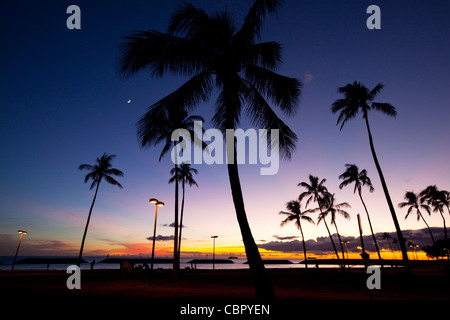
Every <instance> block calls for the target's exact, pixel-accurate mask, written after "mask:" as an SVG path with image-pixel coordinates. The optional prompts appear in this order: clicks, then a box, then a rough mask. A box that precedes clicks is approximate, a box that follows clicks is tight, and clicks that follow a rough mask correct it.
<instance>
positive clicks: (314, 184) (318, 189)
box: [297, 175, 328, 208]
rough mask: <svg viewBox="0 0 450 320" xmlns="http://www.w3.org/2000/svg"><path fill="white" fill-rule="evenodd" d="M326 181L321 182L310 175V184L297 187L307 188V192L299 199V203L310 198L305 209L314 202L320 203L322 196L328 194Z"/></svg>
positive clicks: (300, 184)
mask: <svg viewBox="0 0 450 320" xmlns="http://www.w3.org/2000/svg"><path fill="white" fill-rule="evenodd" d="M326 181H327V180H326V179H322V180H321V181H320V182H319V177H316V176H313V175H309V183H307V182H300V183H299V184H298V185H297V186H300V187H304V188H306V191H305V192H302V193H301V194H300V195H299V197H298V199H299V201H302V200H303V198H305V197H308V196H309V198H308V200H307V201H306V205H305V208H306V207H308V204H309V203H310V202H311V200H312V201H317V202H320V199H321V196H323V195H324V194H326V193H328V190H327V188H326V187H325V186H324V184H325V182H326Z"/></svg>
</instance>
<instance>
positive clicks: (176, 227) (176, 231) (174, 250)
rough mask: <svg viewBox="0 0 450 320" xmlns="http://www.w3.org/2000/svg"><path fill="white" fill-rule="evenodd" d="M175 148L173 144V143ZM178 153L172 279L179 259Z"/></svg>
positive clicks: (176, 161) (175, 278)
mask: <svg viewBox="0 0 450 320" xmlns="http://www.w3.org/2000/svg"><path fill="white" fill-rule="evenodd" d="M173 145H174V148H175V142H174V143H173ZM177 153H178V152H175V226H174V229H175V230H174V235H173V267H172V268H173V270H172V279H173V280H177V279H178V269H179V266H180V264H179V257H178V164H177V163H178V159H177V157H178V154H177Z"/></svg>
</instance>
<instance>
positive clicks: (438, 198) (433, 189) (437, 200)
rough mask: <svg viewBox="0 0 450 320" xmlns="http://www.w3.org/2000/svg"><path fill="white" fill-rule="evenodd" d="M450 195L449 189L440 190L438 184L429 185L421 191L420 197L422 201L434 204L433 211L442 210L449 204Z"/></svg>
mask: <svg viewBox="0 0 450 320" xmlns="http://www.w3.org/2000/svg"><path fill="white" fill-rule="evenodd" d="M449 195H450V193H449V192H448V191H447V190H439V189H438V187H437V186H436V185H432V186H428V187H427V188H425V190H423V191H422V192H420V193H419V198H420V202H421V203H425V202H426V203H427V204H428V205H431V206H433V211H434V212H436V211H438V210H439V211H442V210H443V207H444V205H445V206H448V205H449V200H448V199H449Z"/></svg>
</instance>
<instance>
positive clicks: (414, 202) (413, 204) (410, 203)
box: [398, 191, 436, 245]
mask: <svg viewBox="0 0 450 320" xmlns="http://www.w3.org/2000/svg"><path fill="white" fill-rule="evenodd" d="M405 200H407V201H405V202H400V203H399V204H398V206H399V208H404V207H408V211H407V213H406V216H405V219H406V218H408V216H409V214H410V213H411V212H412V211H413V210H416V214H417V221H419V220H420V219H422V221H423V222H424V223H425V225H426V226H427V228H428V232H429V233H430V236H431V240H432V241H433V245H435V244H436V241H434V236H433V232H431V228H430V226H429V225H428V223H427V221H426V220H425V218H424V217H423V215H422V212H420V209H423V210H425V211H426V212H428V215H430V214H431V212H430V206H428V205H426V204H423V203H422V202H420V198H419V197H418V196H417V195H416V194H415V193H414V192H412V191H408V192H406V193H405ZM419 202H420V203H419Z"/></svg>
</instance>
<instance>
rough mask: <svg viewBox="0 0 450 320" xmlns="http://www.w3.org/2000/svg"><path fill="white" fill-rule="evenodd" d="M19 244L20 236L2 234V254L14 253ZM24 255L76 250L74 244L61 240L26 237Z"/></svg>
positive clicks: (0, 236) (23, 244)
mask: <svg viewBox="0 0 450 320" xmlns="http://www.w3.org/2000/svg"><path fill="white" fill-rule="evenodd" d="M17 244H18V237H13V236H12V235H10V234H0V248H2V250H1V251H0V255H12V254H14V252H15V250H16V248H17ZM20 252H21V254H22V255H36V254H38V255H39V254H48V255H55V254H62V253H64V254H72V252H75V251H74V247H73V245H71V244H69V243H65V242H62V241H59V240H51V239H35V238H34V239H32V240H31V239H29V238H24V240H23V241H22V244H21V246H20Z"/></svg>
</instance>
